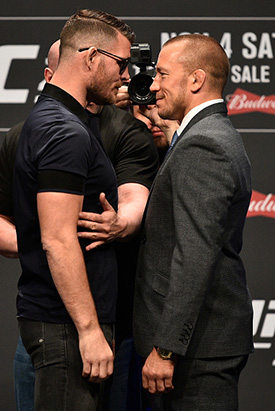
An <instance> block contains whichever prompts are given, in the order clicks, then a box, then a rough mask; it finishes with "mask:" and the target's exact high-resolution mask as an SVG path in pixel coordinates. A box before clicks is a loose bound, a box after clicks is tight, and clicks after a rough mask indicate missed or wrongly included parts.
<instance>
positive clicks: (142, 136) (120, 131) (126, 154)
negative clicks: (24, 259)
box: [0, 56, 157, 400]
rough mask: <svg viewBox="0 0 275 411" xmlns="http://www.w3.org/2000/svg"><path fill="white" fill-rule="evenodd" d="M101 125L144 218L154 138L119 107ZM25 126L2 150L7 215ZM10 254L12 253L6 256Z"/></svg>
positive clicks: (125, 287) (125, 266) (123, 183)
mask: <svg viewBox="0 0 275 411" xmlns="http://www.w3.org/2000/svg"><path fill="white" fill-rule="evenodd" d="M49 57H50V56H49ZM49 62H50V59H49ZM48 80H49V79H48ZM100 125H101V130H102V140H103V145H104V147H105V150H106V151H107V153H108V154H109V156H110V157H111V160H112V163H113V165H114V168H115V171H116V175H117V180H118V186H119V191H120V189H121V193H122V194H123V190H124V193H125V190H127V191H128V193H131V191H132V192H134V193H136V191H135V189H138V190H141V191H140V192H141V193H142V191H143V192H144V194H145V196H143V197H142V198H141V199H142V202H140V203H139V199H140V196H139V197H137V196H136V195H132V202H131V200H130V203H129V204H128V205H127V206H128V207H129V206H130V205H131V203H132V204H135V205H136V206H137V205H138V208H140V207H141V210H140V215H142V207H143V208H144V205H145V202H146V198H147V197H146V196H147V195H148V192H149V191H148V189H149V188H150V185H151V183H152V181H153V178H154V175H155V173H156V170H157V157H156V151H155V147H154V144H153V141H152V138H151V135H150V133H149V132H148V130H147V128H146V127H145V126H144V124H143V123H141V122H139V121H137V120H135V119H134V118H133V117H132V116H131V115H130V114H128V113H126V112H124V111H122V110H119V109H117V108H116V107H115V106H106V107H104V109H103V110H102V113H101V115H100ZM22 126H23V123H22V124H19V125H17V126H15V127H13V128H12V129H11V130H10V131H9V133H8V135H7V137H6V139H5V140H4V142H3V146H2V148H1V165H2V168H1V169H0V180H1V185H0V199H1V201H0V213H2V214H4V215H6V216H12V215H13V210H12V193H11V185H12V169H13V163H14V156H15V149H16V145H17V141H18V136H19V134H20V130H21V128H22ZM133 190H134V191H133ZM144 197H145V199H144ZM126 198H127V196H126ZM128 199H129V194H128ZM119 204H120V208H121V210H123V204H121V202H119ZM124 217H126V216H124ZM4 221H5V220H4ZM2 222H3V220H2ZM137 226H138V223H137ZM9 229H10V230H11V231H12V225H8V230H7V226H6V228H5V231H4V234H5V235H10V234H12V235H10V237H14V239H15V241H14V240H13V243H15V244H16V235H15V233H14V232H13V233H9ZM125 231H126V230H125ZM130 234H131V232H130ZM132 234H133V233H132ZM124 235H125V233H124ZM1 240H4V237H1ZM2 242H3V241H2ZM134 242H135V241H134ZM6 244H7V242H6ZM126 247H127V251H126V252H125V246H124V248H123V247H122V246H120V245H119V244H118V245H117V246H116V248H117V253H120V254H121V258H120V260H119V285H120V288H119V292H120V298H119V307H120V308H118V312H119V318H120V321H119V325H120V327H119V333H118V335H119V337H120V340H122V339H123V338H124V337H129V336H130V335H131V305H132V304H131V294H132V282H133V277H134V261H133V260H134V259H135V257H136V252H137V248H136V244H127V245H126ZM14 248H15V249H14V250H13V251H12V254H13V256H16V254H17V250H16V247H14ZM9 250H10V247H9ZM123 250H124V252H123ZM1 251H2V253H3V254H5V253H4V252H3V249H1ZM6 255H8V254H7V253H6ZM9 256H11V254H9ZM129 290H130V292H129ZM122 316H123V318H122ZM133 394H134V393H133ZM137 395H138V393H137ZM133 400H134V399H133Z"/></svg>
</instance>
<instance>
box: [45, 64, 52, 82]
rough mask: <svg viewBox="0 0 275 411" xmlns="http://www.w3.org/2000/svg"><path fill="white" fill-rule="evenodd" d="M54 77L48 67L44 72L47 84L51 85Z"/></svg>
mask: <svg viewBox="0 0 275 411" xmlns="http://www.w3.org/2000/svg"><path fill="white" fill-rule="evenodd" d="M52 77H53V70H52V69H50V67H46V68H45V70H44V78H45V80H46V83H49V82H50V81H51V79H52Z"/></svg>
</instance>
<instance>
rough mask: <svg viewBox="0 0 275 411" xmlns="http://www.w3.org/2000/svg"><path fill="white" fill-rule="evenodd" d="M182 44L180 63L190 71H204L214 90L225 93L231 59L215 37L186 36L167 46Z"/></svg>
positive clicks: (201, 35) (174, 40) (178, 37)
mask: <svg viewBox="0 0 275 411" xmlns="http://www.w3.org/2000/svg"><path fill="white" fill-rule="evenodd" d="M176 42H179V43H182V57H181V58H180V61H181V62H182V63H183V64H184V66H185V67H186V68H187V69H188V70H189V71H190V72H192V71H195V70H197V69H202V70H204V71H205V72H206V73H207V74H209V77H208V79H209V84H210V85H211V87H213V89H217V90H219V91H223V89H224V87H225V84H226V82H227V77H228V73H229V69H230V63H229V59H228V57H227V55H226V53H225V51H224V49H223V48H222V46H221V45H220V43H219V42H218V41H217V40H215V39H214V38H213V37H209V36H205V35H203V34H185V35H180V36H176V37H173V38H171V39H170V40H168V41H167V42H166V43H165V44H164V47H165V46H168V45H170V44H173V43H176Z"/></svg>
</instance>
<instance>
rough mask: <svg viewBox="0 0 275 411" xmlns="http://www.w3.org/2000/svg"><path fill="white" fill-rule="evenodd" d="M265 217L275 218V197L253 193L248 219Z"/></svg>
mask: <svg viewBox="0 0 275 411" xmlns="http://www.w3.org/2000/svg"><path fill="white" fill-rule="evenodd" d="M257 216H264V217H270V218H275V195H274V194H267V195H266V194H262V193H259V192H258V191H254V190H253V191H252V197H251V200H250V205H249V208H248V212H247V217H257Z"/></svg>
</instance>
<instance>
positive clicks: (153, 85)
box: [150, 78, 159, 93]
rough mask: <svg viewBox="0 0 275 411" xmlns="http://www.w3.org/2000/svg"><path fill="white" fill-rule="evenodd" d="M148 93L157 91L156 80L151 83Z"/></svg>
mask: <svg viewBox="0 0 275 411" xmlns="http://www.w3.org/2000/svg"><path fill="white" fill-rule="evenodd" d="M150 91H152V93H156V92H157V91H159V84H158V82H157V80H156V78H155V79H154V81H153V83H152V84H151V86H150Z"/></svg>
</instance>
